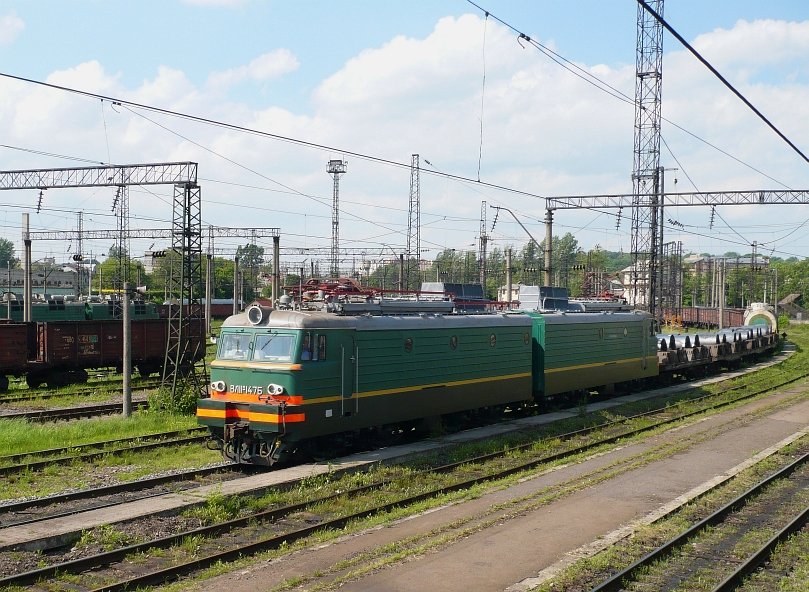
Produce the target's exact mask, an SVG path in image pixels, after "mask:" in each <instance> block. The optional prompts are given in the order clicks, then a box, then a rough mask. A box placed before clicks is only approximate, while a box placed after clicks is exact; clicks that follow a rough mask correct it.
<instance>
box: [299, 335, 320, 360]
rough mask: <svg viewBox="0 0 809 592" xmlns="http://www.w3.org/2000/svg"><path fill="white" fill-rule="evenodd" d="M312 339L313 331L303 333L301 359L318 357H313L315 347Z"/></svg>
mask: <svg viewBox="0 0 809 592" xmlns="http://www.w3.org/2000/svg"><path fill="white" fill-rule="evenodd" d="M313 343H314V342H313V341H312V334H311V333H304V334H303V342H302V343H301V361H304V362H305V361H306V360H312V359H317V358H313V356H312V354H313V353H314V352H313V351H312V350H313V349H314V347H313Z"/></svg>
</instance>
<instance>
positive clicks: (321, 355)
mask: <svg viewBox="0 0 809 592" xmlns="http://www.w3.org/2000/svg"><path fill="white" fill-rule="evenodd" d="M317 359H318V360H325V359H326V336H325V335H318V336H317Z"/></svg>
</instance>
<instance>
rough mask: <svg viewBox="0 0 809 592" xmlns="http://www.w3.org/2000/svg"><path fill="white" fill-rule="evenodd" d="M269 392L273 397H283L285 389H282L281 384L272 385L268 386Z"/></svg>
mask: <svg viewBox="0 0 809 592" xmlns="http://www.w3.org/2000/svg"><path fill="white" fill-rule="evenodd" d="M267 392H268V393H269V394H271V395H283V394H284V387H282V386H281V385H280V384H273V383H270V384H268V385H267Z"/></svg>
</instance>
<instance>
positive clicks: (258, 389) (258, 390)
mask: <svg viewBox="0 0 809 592" xmlns="http://www.w3.org/2000/svg"><path fill="white" fill-rule="evenodd" d="M228 390H229V391H230V392H231V393H237V394H241V395H263V394H264V387H262V386H247V385H243V384H231V385H228Z"/></svg>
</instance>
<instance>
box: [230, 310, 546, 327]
mask: <svg viewBox="0 0 809 592" xmlns="http://www.w3.org/2000/svg"><path fill="white" fill-rule="evenodd" d="M530 325H531V319H530V318H529V317H528V316H526V315H523V314H479V315H454V314H453V315H442V314H422V315H384V316H379V315H373V316H372V315H336V314H333V313H328V312H319V311H305V310H273V311H272V312H271V313H270V314H268V315H265V316H264V318H263V319H262V320H261V322H260V323H258V324H256V325H254V324H252V323H251V322H250V321H249V320H248V318H247V313H241V314H238V315H235V316H232V317H229V318H227V319H226V320H225V322H224V323H223V324H222V327H223V328H224V327H246V328H250V327H255V328H273V329H357V330H360V331H362V330H369V331H370V330H383V329H401V328H409V327H424V328H436V329H440V328H444V327H494V326H498V327H503V326H512V327H528V326H530Z"/></svg>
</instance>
